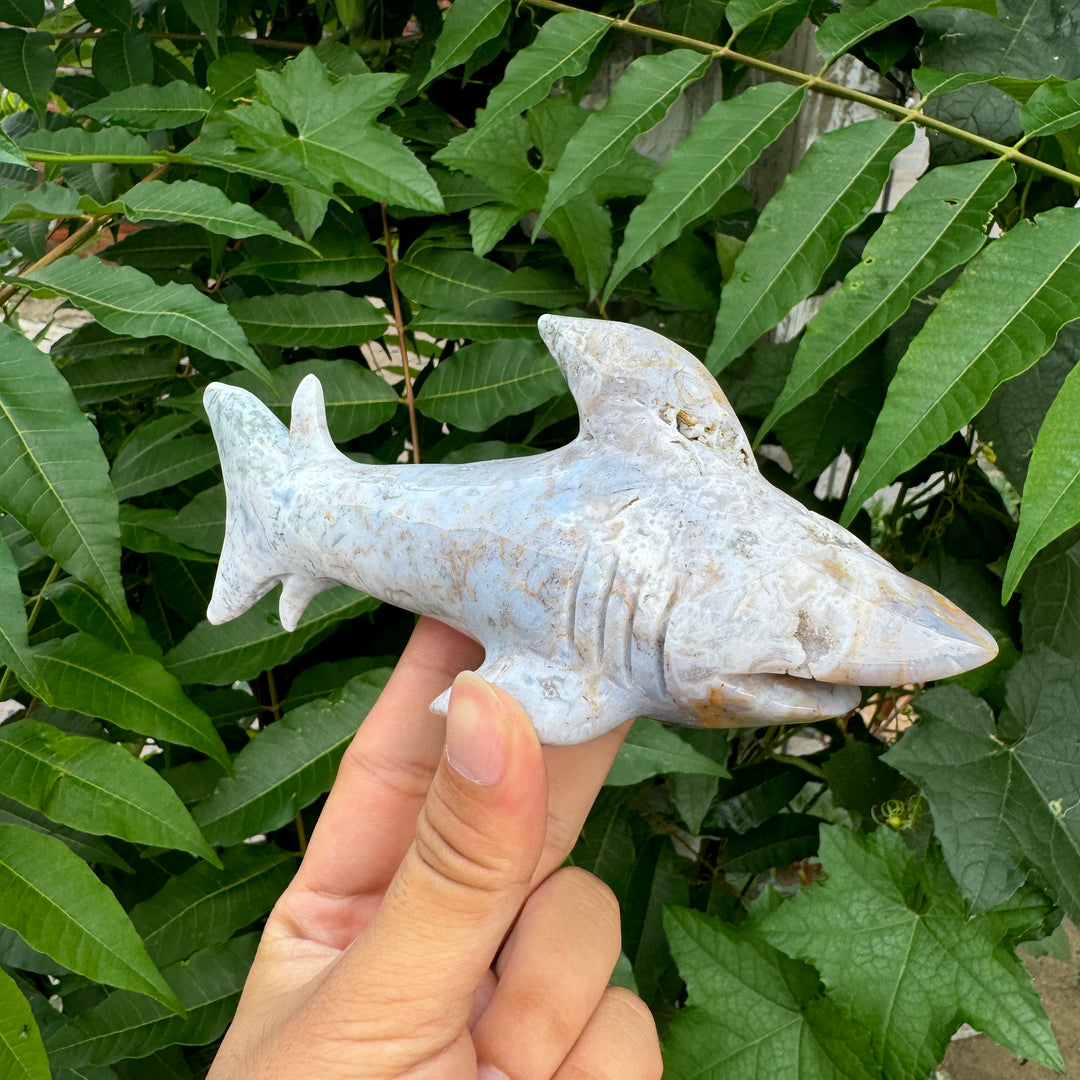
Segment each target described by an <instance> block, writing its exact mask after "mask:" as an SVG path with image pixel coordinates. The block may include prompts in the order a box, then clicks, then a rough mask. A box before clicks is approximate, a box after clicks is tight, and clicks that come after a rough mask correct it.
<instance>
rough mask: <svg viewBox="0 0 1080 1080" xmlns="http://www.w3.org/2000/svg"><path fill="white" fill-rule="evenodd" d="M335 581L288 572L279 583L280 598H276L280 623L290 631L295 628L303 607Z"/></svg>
mask: <svg viewBox="0 0 1080 1080" xmlns="http://www.w3.org/2000/svg"><path fill="white" fill-rule="evenodd" d="M336 584H337V582H335V581H329V580H328V579H327V578H315V577H308V576H306V575H303V574H290V575H289V576H288V577H286V578H284V579H283V581H282V583H281V598H280V599H279V600H278V616H279V618H280V619H281V625H282V626H283V627H284V628H285V629H286V630H288V631H289V632H290V633H291V632H292V631H293V630H295V629H296V627H297V625H298V624H299V622H300V619H301V618H302V617H303V614H304V609H305V608H306V607H307V606H308V604H310V603H311V601H312V600H314V599H315V597H316V596H318V595H319V593H321V592H326V590H327V589H332V588H333V587H334V586H335V585H336Z"/></svg>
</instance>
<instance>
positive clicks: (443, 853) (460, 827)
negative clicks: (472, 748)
mask: <svg viewBox="0 0 1080 1080" xmlns="http://www.w3.org/2000/svg"><path fill="white" fill-rule="evenodd" d="M414 849H415V851H416V855H417V857H418V859H419V861H420V863H421V865H422V866H423V867H424V868H425V869H426V870H427V871H428V872H429V873H430V874H432V875H433V876H434V877H435V878H436V879H437V880H438V881H440V882H442V883H444V884H446V883H450V884H452V885H455V886H465V887H467V888H469V889H475V890H478V891H481V892H493V891H496V890H501V889H505V888H506V887H507V886H508V884H513V883H517V881H518V879H519V878H520V877H521V876H522V875H521V873H520V872H519V871H517V870H516V869H515V866H514V862H513V860H512V859H510V858H508V857H507V855H506V854H505V853H504V852H502V851H500V847H499V844H498V841H497V838H495V837H492V836H490V835H488V834H487V833H486V832H485V831H484V830H483V829H482V828H480V827H478V826H477V825H476V824H475V823H474V822H472V821H470V820H469V818H468V815H467V814H466V813H463V812H462V811H461V810H460V809H459V808H458V807H457V806H455V805H454V804H453V803H452V802H451V801H450V800H448V799H446V798H443V797H441V796H440V795H439V793H438V792H436V791H435V789H434V788H433V789H432V790H431V792H430V793H429V795H428V800H427V802H426V803H425V804H424V807H423V809H422V810H421V811H420V815H419V817H418V818H417V820H416V838H415V841H414Z"/></svg>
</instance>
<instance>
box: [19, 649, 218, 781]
mask: <svg viewBox="0 0 1080 1080" xmlns="http://www.w3.org/2000/svg"><path fill="white" fill-rule="evenodd" d="M35 659H36V661H37V668H38V672H39V673H40V681H41V696H42V698H43V700H45V701H46V702H47V703H48V704H49V705H52V706H54V707H56V708H58V709H74V710H75V711H76V712H81V713H84V714H85V715H87V716H95V717H100V718H101V719H102V720H106V721H108V722H109V723H111V724H115V725H116V726H117V727H120V728H124V729H126V730H128V731H135V732H137V733H138V734H140V735H148V736H150V737H151V738H153V739H156V740H159V741H161V742H171V743H179V744H180V745H181V746H190V747H193V748H194V749H196V750H198V751H200V752H201V753H204V754H206V755H207V756H208V757H212V758H213V759H214V760H215V761H217V762H218V763H219V764H221V765H222V766H223V767H224V768H226V769H227V768H229V755H228V751H227V750H226V749H225V746H224V744H223V743H222V741H221V738H220V736H219V735H218V733H217V732H216V731H215V730H214V726H213V724H211V722H210V718H209V717H208V716H207V715H206V713H204V712H203V711H202V710H201V709H198V708H196V707H195V705H193V704H192V703H191V701H189V700H188V698H187V697H185V695H184V692H183V691H182V690H181V689H180V686H179V684H178V683H177V681H176V679H175V678H174V677H173V676H172V675H171V674H170V673H169V672H168V671H166V670H165V669H164V668H163V667H162V666H161V664H160V663H158V662H157V661H156V660H153V659H151V658H150V657H148V656H138V655H135V654H132V653H122V652H117V651H115V650H114V649H110V648H109V647H108V646H107V645H105V644H104V643H103V642H101V641H98V640H97V639H96V638H94V637H91V636H90V635H89V634H73V635H72V636H71V637H66V638H57V639H53V640H52V641H48V642H46V643H45V644H44V645H41V646H39V647H38V648H37V649H36V650H35Z"/></svg>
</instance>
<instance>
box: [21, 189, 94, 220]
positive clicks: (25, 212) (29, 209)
mask: <svg viewBox="0 0 1080 1080" xmlns="http://www.w3.org/2000/svg"><path fill="white" fill-rule="evenodd" d="M82 213H83V212H82V211H81V210H80V209H79V194H78V192H77V191H73V190H72V189H71V188H66V187H61V186H60V185H59V184H39V185H38V186H37V187H36V188H31V189H30V190H29V191H23V190H22V189H21V188H8V187H2V188H0V221H36V220H41V221H44V220H49V219H51V218H65V217H81V216H82Z"/></svg>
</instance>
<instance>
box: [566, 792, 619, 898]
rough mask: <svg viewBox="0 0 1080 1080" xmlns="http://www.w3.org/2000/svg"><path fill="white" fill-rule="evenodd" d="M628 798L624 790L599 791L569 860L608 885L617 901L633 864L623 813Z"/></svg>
mask: <svg viewBox="0 0 1080 1080" xmlns="http://www.w3.org/2000/svg"><path fill="white" fill-rule="evenodd" d="M630 795H631V791H630V790H629V789H627V788H615V787H606V788H602V789H601V791H600V794H599V795H598V796H597V797H596V801H595V803H594V804H593V808H592V809H591V810H590V811H589V817H588V820H587V821H586V822H585V824H584V825H583V826H582V829H581V835H580V836H579V837H578V841H577V843H576V844H575V845H574V850H573V852H572V853H571V855H570V860H569V861H570V863H571V864H572V865H573V866H580V867H582V868H583V869H585V870H588V871H589V873H591V874H595V875H596V877H598V878H600V880H601V881H604V882H606V883H607V884H608V885H610V886H611V889H612V891H613V892H614V893H615V895H616V896H617V897H619V898H620V901H621V898H622V897H623V896H625V894H626V885H627V881H628V879H629V875H630V870H631V867H632V866H633V863H634V836H633V832H632V831H631V827H630V820H631V819H630V815H629V814H628V813H627V800H628V799H629V797H630Z"/></svg>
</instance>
